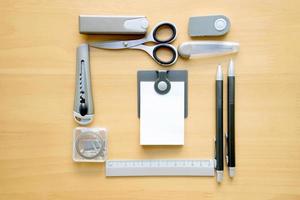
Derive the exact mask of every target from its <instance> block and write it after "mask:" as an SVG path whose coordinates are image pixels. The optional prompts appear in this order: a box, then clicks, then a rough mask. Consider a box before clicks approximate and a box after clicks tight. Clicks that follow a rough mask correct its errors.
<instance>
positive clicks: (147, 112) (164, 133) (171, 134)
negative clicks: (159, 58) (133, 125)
mask: <svg viewBox="0 0 300 200" xmlns="http://www.w3.org/2000/svg"><path fill="white" fill-rule="evenodd" d="M137 75H138V116H139V118H140V144H141V145H183V144H184V118H185V117H187V114H188V113H187V112H188V111H187V105H188V102H187V92H188V91H187V84H188V83H187V78H188V77H187V75H188V74H187V71H186V70H172V71H171V70H170V71H138V74H137ZM168 87H169V88H168ZM157 90H162V92H159V91H157Z"/></svg>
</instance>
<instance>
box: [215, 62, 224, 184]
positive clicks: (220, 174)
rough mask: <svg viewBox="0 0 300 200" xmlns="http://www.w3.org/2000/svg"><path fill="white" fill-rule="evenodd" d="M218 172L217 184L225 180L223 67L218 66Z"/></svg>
mask: <svg viewBox="0 0 300 200" xmlns="http://www.w3.org/2000/svg"><path fill="white" fill-rule="evenodd" d="M215 143H216V144H215V147H216V149H215V154H216V171H217V182H221V181H222V180H223V170H224V162H223V156H224V155H223V72H222V68H221V65H219V66H218V69H217V76H216V141H215Z"/></svg>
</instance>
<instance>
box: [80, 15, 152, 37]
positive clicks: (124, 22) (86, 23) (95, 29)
mask: <svg viewBox="0 0 300 200" xmlns="http://www.w3.org/2000/svg"><path fill="white" fill-rule="evenodd" d="M148 25H149V24H148V20H147V18H146V17H144V16H103V15H80V16H79V32H80V33H83V34H145V33H146V32H147V28H148Z"/></svg>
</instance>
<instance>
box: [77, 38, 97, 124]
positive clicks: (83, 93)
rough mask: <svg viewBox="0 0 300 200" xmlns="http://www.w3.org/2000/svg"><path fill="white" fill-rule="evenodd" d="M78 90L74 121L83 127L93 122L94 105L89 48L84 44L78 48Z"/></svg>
mask: <svg viewBox="0 0 300 200" xmlns="http://www.w3.org/2000/svg"><path fill="white" fill-rule="evenodd" d="M76 56H77V58H76V90H75V99H74V111H73V115H74V119H75V121H76V122H77V123H79V124H81V125H86V124H89V123H90V122H91V121H92V120H93V116H94V105H93V96H92V88H91V77H90V61H89V46H88V45H87V44H82V45H80V46H79V47H78V48H77V55H76Z"/></svg>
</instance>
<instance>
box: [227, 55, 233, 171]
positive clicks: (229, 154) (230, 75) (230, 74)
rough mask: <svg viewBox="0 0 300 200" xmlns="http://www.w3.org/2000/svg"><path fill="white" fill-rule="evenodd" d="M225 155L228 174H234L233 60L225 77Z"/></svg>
mask: <svg viewBox="0 0 300 200" xmlns="http://www.w3.org/2000/svg"><path fill="white" fill-rule="evenodd" d="M227 87H228V88H227V98H228V99H227V136H226V141H227V155H226V162H227V166H228V170H229V171H228V172H229V176H230V177H233V176H234V175H235V139H234V137H235V130H234V129H235V128H234V127H235V125H234V121H235V119H234V103H235V102H234V95H235V76H234V64H233V60H232V59H231V60H230V63H229V67H228V78H227Z"/></svg>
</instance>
